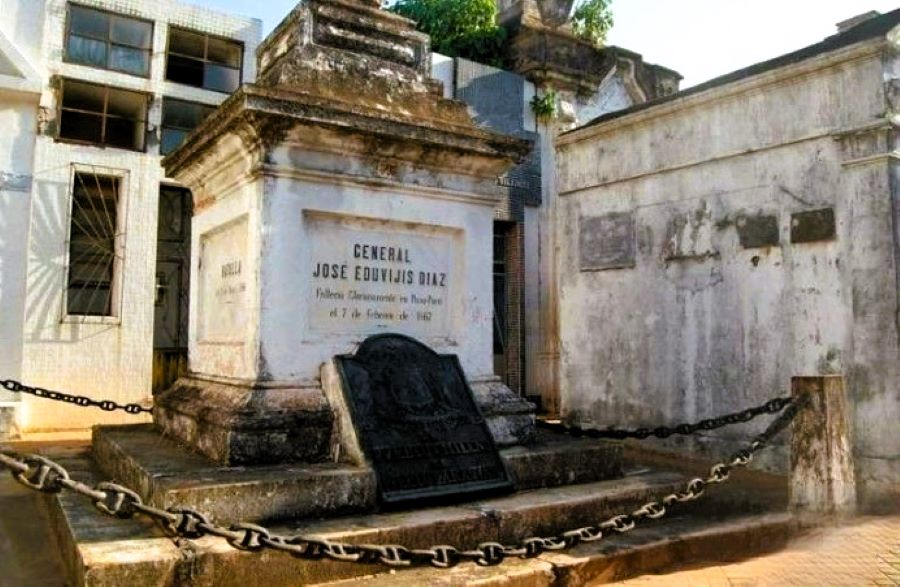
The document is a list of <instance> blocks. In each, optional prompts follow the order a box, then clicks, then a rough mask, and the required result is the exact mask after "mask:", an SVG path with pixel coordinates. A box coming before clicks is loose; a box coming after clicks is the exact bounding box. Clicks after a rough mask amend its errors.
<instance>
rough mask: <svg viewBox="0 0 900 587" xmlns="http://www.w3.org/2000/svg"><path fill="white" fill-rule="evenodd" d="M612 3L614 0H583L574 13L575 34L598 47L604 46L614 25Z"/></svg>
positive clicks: (573, 26)
mask: <svg viewBox="0 0 900 587" xmlns="http://www.w3.org/2000/svg"><path fill="white" fill-rule="evenodd" d="M611 3H612V0H581V1H580V2H579V3H578V5H577V7H576V8H575V13H574V14H573V15H572V28H573V30H574V31H575V34H576V35H578V36H579V37H581V38H582V39H584V40H586V41H588V42H590V43H592V44H593V45H595V46H596V47H602V46H603V43H604V42H605V41H606V35H607V33H608V32H609V29H611V28H612V26H613V15H612V10H611V9H610V7H609V5H610V4H611Z"/></svg>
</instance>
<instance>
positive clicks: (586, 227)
mask: <svg viewBox="0 0 900 587" xmlns="http://www.w3.org/2000/svg"><path fill="white" fill-rule="evenodd" d="M580 225H581V226H580V229H579V232H578V250H579V257H580V261H581V263H580V264H581V270H582V271H602V270H604V269H623V268H626V267H634V249H635V247H634V215H633V214H632V213H631V212H616V213H613V214H607V215H605V216H592V217H585V218H582V219H581V222H580Z"/></svg>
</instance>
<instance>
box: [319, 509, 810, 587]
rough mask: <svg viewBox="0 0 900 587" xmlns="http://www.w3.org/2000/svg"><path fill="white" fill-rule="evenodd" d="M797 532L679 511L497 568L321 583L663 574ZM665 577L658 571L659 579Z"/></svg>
mask: <svg viewBox="0 0 900 587" xmlns="http://www.w3.org/2000/svg"><path fill="white" fill-rule="evenodd" d="M799 531H800V526H799V525H798V523H797V521H796V520H795V519H794V517H793V516H792V515H790V514H788V513H784V512H782V513H769V514H757V515H752V516H738V517H732V518H726V519H720V520H712V521H710V520H709V519H703V518H696V517H685V516H679V517H677V518H673V519H671V520H667V521H666V522H660V523H658V524H654V525H648V526H645V527H642V528H639V529H635V530H633V531H632V532H630V533H628V534H623V535H617V536H613V537H611V538H610V539H609V540H605V541H602V542H599V543H595V544H584V545H581V546H577V547H575V548H573V549H571V550H569V551H567V552H565V553H556V554H554V553H545V554H543V555H541V556H540V557H538V558H536V559H531V560H521V559H514V560H510V561H506V562H504V563H503V565H501V566H497V567H479V566H477V565H459V566H457V567H454V568H452V569H447V570H441V569H432V568H425V567H423V568H418V569H409V570H401V571H393V572H391V571H386V572H381V573H378V574H375V575H369V576H365V577H355V578H353V579H343V580H339V581H329V582H325V583H319V584H318V585H320V586H321V587H326V586H327V587H343V586H349V585H355V586H359V587H395V586H404V585H409V586H414V585H428V586H429V587H444V586H446V587H456V586H460V585H466V586H467V587H475V586H477V587H488V586H494V585H497V586H500V585H502V586H503V587H517V586H521V587H543V586H551V585H552V586H566V587H576V586H582V585H586V584H590V585H598V584H604V583H611V582H614V581H623V580H626V579H629V578H632V577H636V576H639V575H649V574H660V573H663V572H665V571H667V570H670V569H673V568H676V567H682V566H684V565H686V564H690V565H692V566H693V565H701V564H703V563H713V562H715V563H722V562H733V561H737V560H741V559H744V558H748V557H751V556H756V555H760V554H764V553H767V552H772V551H775V550H778V549H780V548H783V547H784V546H785V545H786V544H787V542H788V540H790V539H791V538H792V537H793V536H795V535H796V534H797V533H798V532H799ZM662 581H664V579H662V578H661V582H662Z"/></svg>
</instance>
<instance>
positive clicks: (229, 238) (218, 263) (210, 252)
mask: <svg viewBox="0 0 900 587" xmlns="http://www.w3.org/2000/svg"><path fill="white" fill-rule="evenodd" d="M249 273H250V267H249V266H248V255H247V217H246V216H244V217H242V218H240V219H238V220H235V221H232V222H230V223H228V224H226V225H224V226H222V227H220V228H217V229H216V230H213V231H211V232H208V233H206V234H204V235H202V236H201V237H200V273H199V276H200V291H199V294H200V300H199V316H198V328H199V337H198V338H199V341H200V342H201V343H216V344H243V342H244V341H245V340H246V338H247V332H246V331H247V318H248V316H247V313H248V311H249V299H248V295H249V294H248V292H249V288H248V284H247V280H248V278H249Z"/></svg>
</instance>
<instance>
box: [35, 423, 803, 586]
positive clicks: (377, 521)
mask: <svg viewBox="0 0 900 587" xmlns="http://www.w3.org/2000/svg"><path fill="white" fill-rule="evenodd" d="M111 432H115V430H114V429H113V430H111ZM134 436H135V435H134V434H132V437H134ZM137 436H139V435H137ZM109 439H110V437H109V436H107V440H109ZM166 442H167V441H166ZM588 442H589V443H591V444H592V445H593V446H594V447H595V451H599V452H595V453H593V454H592V453H590V452H587V453H585V452H584V444H583V443H588ZM157 443H158V444H159V443H160V441H159V440H157ZM102 446H103V443H102V442H98V441H97V438H95V443H94V449H93V450H94V451H96V450H98V447H102ZM108 446H109V445H107V447H108ZM597 447H604V448H602V449H600V448H597ZM151 448H153V449H154V450H152V451H151V450H150V449H151ZM144 449H145V450H146V451H148V452H152V453H153V454H155V455H156V458H157V459H159V457H160V455H162V456H163V457H164V456H165V454H166V452H165V451H166V450H170V449H172V447H169V446H165V445H162V446H156V447H146V446H145V447H144ZM623 449H624V455H625V458H624V460H623V462H622V466H623V467H624V473H625V475H624V477H622V478H618V479H600V480H591V479H590V475H589V474H588V472H589V471H590V467H589V466H587V465H588V464H589V463H585V462H581V463H580V465H579V466H580V467H581V472H580V473H579V475H576V476H575V478H573V479H571V480H572V481H575V483H574V484H565V482H566V481H567V479H565V477H570V478H571V477H572V475H567V474H564V475H562V477H563V478H557V479H556V480H555V481H554V482H553V483H549V485H555V486H540V484H538V483H536V481H534V479H537V478H538V477H540V476H542V475H544V474H543V473H542V474H541V475H537V474H536V473H539V472H540V471H539V469H540V464H539V461H540V459H535V458H534V456H533V454H532V455H531V458H530V459H526V460H522V459H524V458H525V457H524V455H523V454H519V455H516V454H515V453H516V451H519V452H520V453H521V452H523V451H522V450H521V449H511V451H504V459H505V460H507V462H508V463H509V462H510V459H511V460H513V461H515V460H516V459H517V458H518V459H520V460H519V461H518V462H519V464H520V465H522V464H523V463H524V464H527V466H526V467H524V468H526V469H531V471H532V473H533V475H532V476H533V477H534V479H533V480H532V482H531V484H532V485H533V488H531V489H526V490H521V491H518V492H517V493H515V494H512V495H508V496H503V497H496V498H491V499H483V500H478V501H473V502H467V503H461V504H452V505H444V506H441V507H433V508H428V509H419V510H410V511H396V512H378V511H374V510H369V511H365V509H366V508H363V510H364V511H358V512H356V513H353V514H347V513H346V512H340V511H335V512H332V513H331V514H321V515H318V516H315V515H306V516H296V517H294V518H292V520H291V521H280V522H278V521H274V522H268V523H266V527H268V528H270V529H271V530H272V531H274V532H276V533H278V534H284V535H291V534H301V533H302V534H304V535H312V536H315V537H318V538H325V539H328V540H332V541H340V542H348V543H352V544H402V545H405V546H407V547H409V548H428V547H430V546H433V545H437V544H451V545H454V546H456V547H458V548H460V549H468V548H474V547H476V546H477V545H478V544H480V543H483V542H501V543H504V544H516V543H518V542H520V541H521V540H522V539H524V538H526V537H530V536H553V535H556V534H559V533H561V532H563V531H566V530H571V529H574V528H579V527H582V526H586V525H591V524H596V523H598V522H601V521H603V520H606V519H608V518H609V517H611V516H613V515H616V514H619V513H625V512H631V511H633V510H634V509H636V508H637V507H639V506H641V505H643V504H644V503H645V502H647V501H650V500H652V499H657V498H659V497H661V496H662V495H666V494H668V493H671V492H673V491H676V490H679V491H680V490H682V489H683V487H684V484H685V481H686V479H689V478H692V477H691V475H694V474H695V473H696V472H697V471H696V470H693V469H692V464H691V463H685V462H678V463H671V462H666V461H663V460H661V459H659V458H655V457H652V456H651V455H649V454H646V453H643V452H641V451H640V450H636V449H634V448H633V447H631V446H630V445H629V446H625V447H623V445H621V444H619V443H607V442H599V443H598V442H597V441H570V440H567V439H562V438H558V437H553V436H552V435H551V436H549V437H548V436H547V435H543V437H542V443H541V445H540V446H538V447H535V448H534V449H532V451H537V452H536V453H535V454H543V455H544V456H543V460H546V461H552V462H553V465H554V467H553V468H556V469H559V467H560V466H562V467H563V468H565V464H564V463H565V462H566V460H567V459H566V458H565V457H564V456H561V455H563V454H564V453H566V452H567V450H568V451H571V453H572V454H573V455H584V454H587V455H588V457H591V456H593V458H602V456H601V455H602V454H604V453H603V451H604V450H605V451H607V452H606V454H616V453H617V451H618V454H621V453H622V450H623ZM100 450H103V449H100ZM160 451H162V452H160ZM541 451H543V453H542V452H541ZM609 451H611V452H609ZM526 452H527V451H526ZM510 453H512V454H510ZM550 455H555V457H551V456H550ZM50 456H52V455H50ZM95 456H96V455H95V454H93V453H92V451H91V450H89V449H87V448H84V449H82V450H81V451H74V452H73V451H67V452H64V453H63V454H61V455H59V456H58V457H56V459H57V460H58V461H59V462H60V463H61V464H62V465H63V466H65V467H66V468H67V469H69V470H70V472H71V473H72V476H73V478H76V479H79V480H81V481H84V482H88V483H94V482H96V481H100V480H106V479H109V478H110V475H108V474H107V473H104V472H103V471H101V470H100V469H99V468H98V466H97V461H98V460H100V461H103V460H105V459H104V458H101V459H96V458H95ZM170 456H171V455H170ZM151 460H152V459H151ZM117 462H121V458H119V459H117ZM163 462H164V459H161V460H159V463H158V465H157V466H162V464H161V463H163ZM561 463H562V465H561ZM645 463H652V465H651V466H647V465H646V464H645ZM673 464H675V465H677V466H675V467H673V466H671V465H673ZM142 466H143V467H144V468H145V469H144V471H145V474H147V475H149V477H146V478H145V481H144V483H147V481H146V479H150V480H151V481H150V483H151V485H154V484H155V485H156V487H155V488H149V487H145V488H143V489H144V491H142V493H145V494H146V493H148V492H149V494H154V493H153V492H156V493H155V494H154V495H156V497H151V498H150V500H151V501H154V500H155V501H157V502H159V501H160V500H163V501H165V500H166V499H167V498H166V497H165V496H166V495H170V496H171V495H173V493H172V491H163V490H162V489H161V488H163V487H167V485H166V484H167V483H168V487H169V488H170V489H171V488H172V487H173V482H172V476H173V475H174V473H173V472H172V470H173V469H172V467H175V465H174V464H172V463H171V462H170V464H169V465H168V467H169V468H168V469H165V467H164V468H163V469H164V470H156V472H152V471H148V470H149V469H153V466H150V465H147V463H144V464H143V465H142ZM520 468H521V467H520ZM138 469H140V467H139V466H138V465H137V464H135V465H134V468H133V469H132V474H133V475H134V474H136V473H135V471H136V470H138ZM599 470H608V469H605V468H604V467H600V468H599ZM166 471H168V473H167V472H166ZM563 472H565V471H563ZM294 473H295V474H294V478H295V480H296V479H298V478H301V477H302V475H299V473H298V472H297V471H294ZM343 473H346V474H347V475H351V476H353V475H356V476H358V475H359V474H360V471H358V470H348V471H343ZM242 474H245V471H243V470H231V471H228V470H221V469H220V470H212V469H210V470H209V471H207V472H206V473H198V475H197V478H195V479H193V480H191V481H190V482H189V483H187V484H186V485H188V487H179V488H178V491H176V492H175V493H174V495H176V496H178V497H180V498H183V499H185V500H187V501H188V502H190V505H191V506H192V507H195V508H197V509H198V510H200V511H210V510H215V509H216V506H215V503H217V502H219V501H220V498H221V496H222V491H225V490H227V488H228V487H233V486H235V484H233V483H223V481H222V479H225V478H227V477H228V476H229V475H230V476H231V477H238V478H239V477H240V475H242ZM329 474H330V475H340V474H342V471H341V470H340V467H338V468H337V470H336V471H334V470H333V471H330V472H329ZM521 474H524V473H522V472H520V475H521ZM167 475H168V477H167ZM313 477H315V476H313ZM131 480H132V481H140V479H138V478H137V477H132V479H131ZM295 482H296V481H295ZM309 483H315V482H314V481H311V482H309ZM560 483H562V485H560ZM174 485H178V484H174ZM182 485H185V484H184V483H182ZM236 485H238V486H239V485H240V483H237V484H236ZM216 487H219V489H220V490H219V491H216ZM197 488H202V489H201V490H198V489H197ZM265 491H266V488H265V487H264V488H263V491H262V492H260V493H256V494H254V495H255V498H254V499H255V500H257V503H256V504H250V505H248V506H247V508H245V509H244V511H243V512H241V513H250V512H252V511H254V510H255V511H256V512H257V513H258V514H259V515H257V516H254V517H252V518H242V519H243V520H244V521H257V522H259V521H264V520H265V519H266V517H267V516H266V514H265V505H264V504H265V499H266V496H265ZM268 491H270V492H271V491H273V490H272V489H271V488H269V489H268ZM204 493H206V494H207V498H206V500H207V503H206V504H205V506H204V497H203V494H204ZM276 493H277V492H276ZM273 495H274V494H273ZM320 497H321V496H320ZM42 507H43V508H44V510H45V514H46V515H47V516H48V519H49V520H50V524H49V525H48V527H49V528H52V536H49V535H48V536H47V544H48V545H50V544H54V543H55V544H57V545H58V546H54V547H53V548H54V549H55V550H56V551H57V552H58V553H59V555H60V558H61V560H62V565H61V566H62V567H63V568H64V569H65V575H66V576H67V577H68V578H69V581H70V582H71V583H72V584H77V585H92V586H93V585H97V586H100V585H103V586H106V585H110V586H113V585H115V586H119V585H204V586H205V585H209V586H213V585H215V586H216V587H218V586H230V585H235V586H238V585H241V586H247V585H266V586H270V585H276V586H277V585H343V584H348V583H350V582H354V584H357V583H358V584H361V585H372V586H377V585H495V584H503V585H523V586H525V585H527V586H532V585H584V584H588V583H590V584H597V583H604V582H609V581H615V580H621V579H625V578H628V577H632V576H636V575H641V574H646V573H655V572H661V571H665V570H666V569H668V568H672V567H673V566H677V565H685V564H699V563H703V562H707V561H727V560H735V559H739V558H742V557H746V556H750V555H755V554H759V553H762V552H765V551H770V550H773V549H777V548H779V547H780V546H782V545H783V544H785V543H786V541H787V540H788V539H789V538H790V537H791V536H792V535H793V534H794V533H796V532H797V531H798V530H799V527H798V525H797V523H796V522H795V520H794V519H793V517H792V516H791V515H789V514H787V513H785V509H786V482H785V481H784V479H780V478H777V477H773V476H771V475H766V474H761V473H757V472H752V471H740V472H735V473H734V474H733V477H732V480H731V481H730V482H728V483H726V484H723V485H719V486H715V487H711V488H709V489H708V490H707V493H706V494H705V495H704V496H703V497H701V498H700V499H699V500H697V501H695V502H692V503H689V504H679V505H676V506H674V507H673V508H670V512H669V514H668V515H666V516H665V517H664V518H663V519H660V520H655V521H654V520H645V521H643V522H641V523H640V524H639V525H638V526H637V527H636V528H635V529H634V530H632V531H630V532H628V533H623V534H616V533H613V535H611V536H608V537H606V538H604V539H603V540H601V541H598V542H594V543H590V544H583V545H580V546H577V547H575V548H573V549H570V550H566V551H561V552H546V553H544V554H541V555H540V556H538V557H537V558H534V559H527V560H525V559H519V558H512V559H508V560H506V561H505V562H504V563H503V564H502V565H499V566H494V567H479V566H477V565H475V564H473V563H462V564H460V565H458V566H456V567H454V568H451V569H446V570H443V569H435V568H431V567H421V568H404V569H399V570H395V569H389V568H386V567H383V566H376V565H368V564H355V563H341V562H335V561H330V560H302V559H297V558H292V557H291V556H289V555H288V554H285V553H281V552H270V551H263V552H247V551H240V550H235V549H234V548H232V547H231V546H229V545H228V544H227V543H226V542H225V541H224V540H222V539H219V538H215V537H204V538H200V539H196V540H185V539H172V538H170V537H168V536H166V535H165V534H164V533H163V531H162V530H161V529H160V528H159V527H158V526H156V525H155V524H153V523H152V522H150V521H148V520H144V519H133V520H118V519H115V518H110V517H107V516H104V515H102V514H100V513H99V512H98V511H97V510H96V509H95V508H94V506H93V505H92V504H91V503H90V501H89V500H87V499H85V498H82V497H80V496H78V495H73V494H70V493H66V492H64V493H62V494H60V495H58V496H47V497H46V498H45V499H44V500H43V505H42ZM217 513H218V515H217V516H213V519H214V520H216V521H219V522H220V523H229V522H222V521H221V519H222V516H223V515H225V514H224V513H223V512H221V511H219V512H217ZM225 517H226V518H227V517H228V516H227V515H225ZM33 583H35V584H38V583H40V581H34V582H33Z"/></svg>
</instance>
